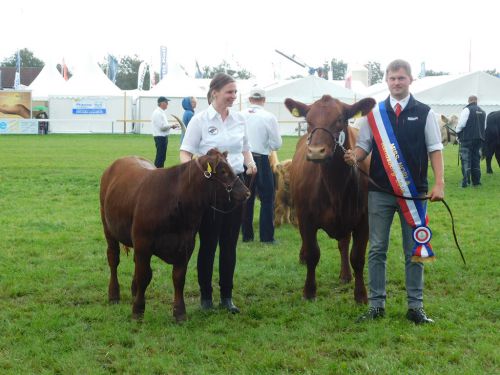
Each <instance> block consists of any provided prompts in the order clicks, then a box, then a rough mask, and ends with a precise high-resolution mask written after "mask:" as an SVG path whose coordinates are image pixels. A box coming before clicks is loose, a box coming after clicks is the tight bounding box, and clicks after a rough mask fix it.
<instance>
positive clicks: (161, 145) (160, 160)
mask: <svg viewBox="0 0 500 375" xmlns="http://www.w3.org/2000/svg"><path fill="white" fill-rule="evenodd" d="M154 140H155V146H156V157H155V167H156V168H163V166H164V165H165V159H166V158H167V145H168V137H154Z"/></svg>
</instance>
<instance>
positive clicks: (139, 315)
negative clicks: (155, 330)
mask: <svg viewBox="0 0 500 375" xmlns="http://www.w3.org/2000/svg"><path fill="white" fill-rule="evenodd" d="M143 319H144V313H143V312H142V313H132V320H136V321H139V322H141V321H142V320H143Z"/></svg>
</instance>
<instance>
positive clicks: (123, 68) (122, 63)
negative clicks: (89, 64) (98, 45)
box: [99, 55, 158, 90]
mask: <svg viewBox="0 0 500 375" xmlns="http://www.w3.org/2000/svg"><path fill="white" fill-rule="evenodd" d="M141 62H142V60H141V59H140V58H139V56H137V55H134V56H123V57H120V58H119V62H118V69H117V72H116V82H115V84H116V86H118V87H119V88H120V89H122V90H134V89H136V88H137V76H138V75H139V65H141ZM99 66H100V67H101V69H102V71H103V72H104V73H106V71H107V69H108V59H107V57H104V59H103V61H102V62H100V63H99ZM156 82H158V81H156ZM142 89H143V90H144V89H146V90H147V89H149V70H148V71H147V72H146V75H145V77H144V84H143V87H142Z"/></svg>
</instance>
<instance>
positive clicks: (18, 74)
mask: <svg viewBox="0 0 500 375" xmlns="http://www.w3.org/2000/svg"><path fill="white" fill-rule="evenodd" d="M19 86H21V54H20V52H19V50H17V58H16V76H15V78H14V88H15V89H16V90H17V89H19Z"/></svg>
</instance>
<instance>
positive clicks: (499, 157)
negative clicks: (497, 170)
mask: <svg viewBox="0 0 500 375" xmlns="http://www.w3.org/2000/svg"><path fill="white" fill-rule="evenodd" d="M495 159H497V163H498V166H499V167H500V145H497V147H496V149H495Z"/></svg>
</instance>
